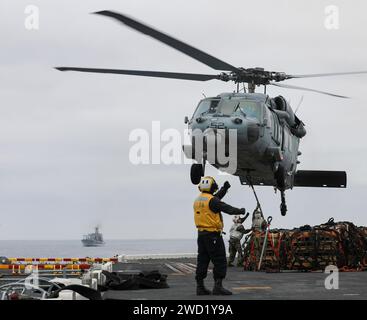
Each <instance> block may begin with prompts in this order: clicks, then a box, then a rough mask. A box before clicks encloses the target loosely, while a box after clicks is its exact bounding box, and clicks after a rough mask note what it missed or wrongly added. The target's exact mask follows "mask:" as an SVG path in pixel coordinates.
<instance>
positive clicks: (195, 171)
mask: <svg viewBox="0 0 367 320" xmlns="http://www.w3.org/2000/svg"><path fill="white" fill-rule="evenodd" d="M203 176H204V166H203V165H202V164H201V163H194V164H192V165H191V171H190V177H191V182H192V183H193V184H199V183H200V179H201V177H203Z"/></svg>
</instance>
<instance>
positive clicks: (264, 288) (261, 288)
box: [232, 286, 271, 290]
mask: <svg viewBox="0 0 367 320" xmlns="http://www.w3.org/2000/svg"><path fill="white" fill-rule="evenodd" d="M232 290H271V287H247V286H243V287H233V288H232Z"/></svg>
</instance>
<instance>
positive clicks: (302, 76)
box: [287, 71, 367, 79]
mask: <svg viewBox="0 0 367 320" xmlns="http://www.w3.org/2000/svg"><path fill="white" fill-rule="evenodd" d="M366 73H367V71H351V72H332V73H315V74H299V75H287V79H293V78H318V77H332V76H345V75H352V74H366Z"/></svg>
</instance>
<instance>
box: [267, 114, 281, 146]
mask: <svg viewBox="0 0 367 320" xmlns="http://www.w3.org/2000/svg"><path fill="white" fill-rule="evenodd" d="M270 117H271V120H272V121H271V122H272V127H273V128H272V138H273V140H274V141H275V142H276V144H277V145H278V146H281V145H282V140H283V139H282V135H283V133H282V131H283V130H282V127H281V125H280V123H279V119H278V116H277V115H276V114H275V113H274V112H271V116H270Z"/></svg>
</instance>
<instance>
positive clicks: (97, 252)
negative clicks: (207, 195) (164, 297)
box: [0, 239, 197, 258]
mask: <svg viewBox="0 0 367 320" xmlns="http://www.w3.org/2000/svg"><path fill="white" fill-rule="evenodd" d="M105 241H106V244H105V245H104V246H102V247H83V245H82V243H81V241H80V240H50V241H48V240H47V241H46V240H0V256H3V257H8V258H11V257H13V258H17V257H18V258H37V257H48V258H53V257H56V258H57V257H61V258H68V257H71V258H73V257H81V258H83V257H92V258H96V257H101V258H110V257H113V256H114V255H120V254H122V255H123V254H128V255H145V254H146V255H149V254H180V253H196V251H197V248H196V240H195V239H166V240H164V239H162V240H105Z"/></svg>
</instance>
